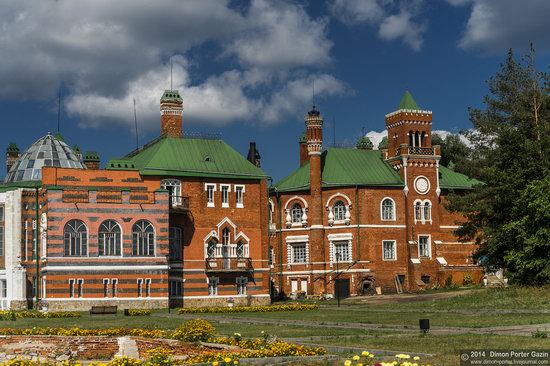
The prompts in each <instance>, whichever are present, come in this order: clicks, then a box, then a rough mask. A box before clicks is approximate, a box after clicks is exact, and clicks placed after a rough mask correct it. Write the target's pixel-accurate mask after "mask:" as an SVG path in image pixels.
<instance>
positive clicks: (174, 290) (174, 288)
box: [169, 280, 182, 297]
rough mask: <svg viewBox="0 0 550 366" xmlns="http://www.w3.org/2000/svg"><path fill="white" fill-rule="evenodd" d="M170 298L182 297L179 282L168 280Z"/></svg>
mask: <svg viewBox="0 0 550 366" xmlns="http://www.w3.org/2000/svg"><path fill="white" fill-rule="evenodd" d="M169 286H170V296H172V297H181V295H182V282H181V281H180V280H170V285H169Z"/></svg>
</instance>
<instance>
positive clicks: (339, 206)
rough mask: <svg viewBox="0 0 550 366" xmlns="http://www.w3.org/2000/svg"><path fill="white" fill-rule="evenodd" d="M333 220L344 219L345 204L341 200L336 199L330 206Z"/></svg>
mask: <svg viewBox="0 0 550 366" xmlns="http://www.w3.org/2000/svg"><path fill="white" fill-rule="evenodd" d="M332 211H333V213H334V221H344V220H345V219H346V206H345V205H344V202H342V201H336V203H335V204H334V207H333V208H332Z"/></svg>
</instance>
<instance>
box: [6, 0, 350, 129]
mask: <svg viewBox="0 0 550 366" xmlns="http://www.w3.org/2000/svg"><path fill="white" fill-rule="evenodd" d="M231 4H232V2H231V1H229V0H201V1H180V0H156V1H149V0H118V1H116V2H112V1H109V0H82V1H78V2H75V1H68V0H58V1H55V0H29V1H17V0H7V1H5V4H3V5H2V12H1V13H0V51H1V52H2V54H3V55H10V57H2V58H0V98H6V99H21V98H25V99H47V98H51V97H53V96H55V95H56V94H57V89H58V88H59V86H60V85H63V86H64V90H65V91H67V94H68V95H67V97H66V98H65V103H64V105H65V106H66V109H67V112H68V113H69V114H70V115H71V116H73V117H76V118H79V119H80V124H81V125H82V126H91V127H101V126H104V125H108V124H111V123H121V124H123V125H129V126H131V124H132V123H133V113H132V99H133V98H135V99H136V102H137V108H138V118H139V119H140V122H141V123H143V124H144V126H145V127H149V128H153V126H154V127H155V128H158V108H159V105H158V103H159V98H160V96H161V94H162V92H163V90H164V89H166V88H167V87H168V86H169V75H170V74H169V66H168V64H167V59H168V57H170V56H171V55H176V56H175V57H173V59H174V81H175V82H176V84H175V85H174V87H177V88H179V89H180V91H181V94H182V96H183V98H184V113H185V115H184V118H186V119H189V120H191V121H200V122H201V123H206V124H210V125H222V124H225V123H230V122H233V121H237V120H244V121H247V122H249V121H253V120H257V119H258V118H259V119H258V120H260V121H269V122H276V121H278V120H282V119H283V118H284V117H285V116H288V114H289V113H296V112H298V111H297V110H296V109H292V108H300V107H301V105H300V99H298V100H297V101H291V100H290V98H291V97H290V94H289V96H288V97H285V95H284V91H287V92H288V91H291V90H292V89H293V88H295V85H296V83H297V82H298V81H303V83H302V86H303V85H305V83H307V82H309V81H311V80H312V79H313V75H319V77H320V78H321V79H323V80H332V84H330V83H329V82H327V83H326V84H327V85H331V86H330V87H327V89H326V90H324V91H321V90H320V91H319V94H320V96H321V97H322V96H323V95H333V94H335V93H340V92H342V91H343V90H344V86H343V85H344V84H343V83H342V82H340V81H338V80H336V79H334V78H333V77H332V76H330V75H325V74H323V73H320V72H319V69H320V68H322V67H323V66H324V65H326V64H327V63H330V61H331V57H330V50H331V47H332V43H331V42H330V41H329V40H328V37H327V27H328V21H327V19H324V18H319V19H314V18H312V17H310V16H309V15H308V14H307V12H306V11H305V9H304V8H303V7H302V6H300V5H296V4H295V3H294V2H292V1H268V0H252V1H251V3H250V4H249V5H247V6H246V7H245V8H244V9H243V8H240V9H234V8H232V6H231ZM130 10H131V11H130ZM204 45H206V47H209V49H212V50H211V51H210V50H209V51H208V52H207V53H205V54H207V55H208V56H204V55H203V53H202V52H196V53H193V51H195V50H196V49H197V48H198V47H202V46H204ZM199 51H200V50H199ZM201 57H203V58H204V57H208V59H207V60H204V59H203V58H201ZM203 61H205V62H203ZM234 61H236V62H234ZM205 63H206V64H208V66H203V65H204V64H205ZM210 70H216V72H215V73H213V74H212V73H211V71H210ZM195 75H200V76H204V75H210V76H208V77H206V78H205V79H204V80H201V79H199V78H197V77H194V76H195ZM321 83H323V81H321ZM307 90H311V87H309V86H308V87H307ZM262 109H264V110H265V109H267V110H269V111H271V112H270V113H271V114H266V115H265V116H264V114H263V113H260V111H261V110H262ZM277 113H279V114H277ZM267 115H270V117H266V116H267Z"/></svg>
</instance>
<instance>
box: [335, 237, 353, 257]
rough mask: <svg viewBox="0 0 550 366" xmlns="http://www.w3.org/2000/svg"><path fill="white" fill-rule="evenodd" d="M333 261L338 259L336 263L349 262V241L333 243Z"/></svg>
mask: <svg viewBox="0 0 550 366" xmlns="http://www.w3.org/2000/svg"><path fill="white" fill-rule="evenodd" d="M333 245H334V259H335V260H336V259H338V262H350V261H351V253H350V245H349V241H347V240H346V241H336V242H334V244H333Z"/></svg>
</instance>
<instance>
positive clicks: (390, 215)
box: [382, 198, 395, 220]
mask: <svg viewBox="0 0 550 366" xmlns="http://www.w3.org/2000/svg"><path fill="white" fill-rule="evenodd" d="M382 220H395V207H394V204H393V200H391V199H389V198H386V199H384V200H383V201H382Z"/></svg>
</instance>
